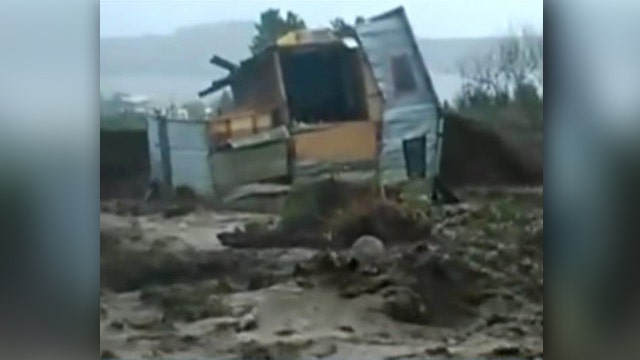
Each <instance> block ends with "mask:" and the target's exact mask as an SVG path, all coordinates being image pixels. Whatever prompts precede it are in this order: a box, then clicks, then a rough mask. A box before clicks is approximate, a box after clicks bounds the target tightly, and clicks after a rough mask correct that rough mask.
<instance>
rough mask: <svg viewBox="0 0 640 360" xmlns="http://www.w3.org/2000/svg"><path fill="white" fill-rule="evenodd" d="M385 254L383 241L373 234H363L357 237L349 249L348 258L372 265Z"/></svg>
mask: <svg viewBox="0 0 640 360" xmlns="http://www.w3.org/2000/svg"><path fill="white" fill-rule="evenodd" d="M384 255H385V246H384V243H383V242H382V241H381V240H380V239H378V238H377V237H375V236H371V235H364V236H361V237H359V238H358V240H356V241H355V242H354V243H353V245H351V249H350V250H349V259H350V260H351V259H355V260H356V261H358V263H360V264H363V265H374V264H376V263H377V262H379V261H380V260H381V259H382V258H383V257H384Z"/></svg>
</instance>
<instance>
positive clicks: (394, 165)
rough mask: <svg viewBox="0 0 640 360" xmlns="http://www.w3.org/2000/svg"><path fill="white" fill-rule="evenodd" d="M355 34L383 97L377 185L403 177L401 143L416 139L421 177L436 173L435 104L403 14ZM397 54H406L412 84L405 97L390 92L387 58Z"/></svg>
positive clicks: (367, 25) (389, 16) (391, 15)
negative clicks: (423, 167)
mask: <svg viewBox="0 0 640 360" xmlns="http://www.w3.org/2000/svg"><path fill="white" fill-rule="evenodd" d="M356 30H357V32H358V37H359V38H360V41H361V44H362V48H363V49H364V51H365V52H366V54H367V56H368V59H369V62H370V64H371V66H372V68H373V73H374V76H375V77H376V80H377V81H378V83H379V86H380V89H381V91H382V93H383V95H384V98H385V112H384V116H383V130H382V151H381V157H380V168H381V175H382V181H383V182H386V183H390V182H398V181H402V180H406V179H407V175H406V170H405V165H404V156H403V153H402V141H403V140H404V139H409V138H413V137H416V136H421V135H425V136H426V138H427V144H426V149H425V150H426V152H427V154H426V159H427V176H428V177H432V176H435V175H437V173H438V171H439V159H440V155H439V154H440V151H439V143H440V141H439V140H438V136H437V133H438V131H437V127H438V126H439V123H440V121H439V111H438V100H437V96H436V94H435V92H434V91H433V86H432V84H431V80H430V79H429V75H428V71H427V69H426V67H425V65H424V62H423V61H422V56H421V55H420V53H419V52H418V50H417V47H416V46H415V39H414V38H413V34H412V33H411V28H410V26H409V23H408V20H407V18H406V15H405V13H404V10H398V11H394V12H391V13H389V14H387V15H385V16H382V17H378V18H375V19H373V20H370V21H369V22H365V23H363V24H359V25H357V29H356ZM403 54H406V55H408V59H409V62H410V66H411V72H412V73H413V75H414V80H415V81H416V85H417V86H416V89H415V91H413V92H412V93H411V94H395V93H394V91H393V79H392V74H391V58H392V57H393V56H398V55H403Z"/></svg>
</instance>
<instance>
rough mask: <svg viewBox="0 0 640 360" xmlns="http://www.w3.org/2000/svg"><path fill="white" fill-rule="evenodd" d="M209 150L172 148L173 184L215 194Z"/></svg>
mask: <svg viewBox="0 0 640 360" xmlns="http://www.w3.org/2000/svg"><path fill="white" fill-rule="evenodd" d="M207 155H208V154H207V152H206V151H202V150H183V149H171V167H172V170H173V179H172V182H173V186H175V187H178V186H188V187H190V188H191V189H193V190H194V191H195V192H196V193H198V194H200V195H205V196H208V195H209V196H210V195H213V185H212V182H211V173H210V171H209V162H208V159H207Z"/></svg>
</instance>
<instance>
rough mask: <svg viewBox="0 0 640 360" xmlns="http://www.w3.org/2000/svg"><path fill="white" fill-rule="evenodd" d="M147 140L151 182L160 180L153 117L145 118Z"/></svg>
mask: <svg viewBox="0 0 640 360" xmlns="http://www.w3.org/2000/svg"><path fill="white" fill-rule="evenodd" d="M147 138H148V140H149V162H150V164H149V167H150V175H151V176H150V178H151V180H152V181H160V180H161V179H162V157H161V155H160V139H159V138H158V121H157V120H156V119H155V117H148V118H147Z"/></svg>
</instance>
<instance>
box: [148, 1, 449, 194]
mask: <svg viewBox="0 0 640 360" xmlns="http://www.w3.org/2000/svg"><path fill="white" fill-rule="evenodd" d="M356 32H357V35H358V36H357V37H358V38H357V39H340V38H337V37H335V36H334V35H333V33H332V32H331V31H330V30H316V31H300V32H292V33H289V34H287V35H285V36H284V37H282V38H281V39H279V40H278V42H277V43H275V44H273V45H272V46H270V47H268V48H267V49H265V50H263V51H262V52H260V53H258V54H255V55H254V56H252V57H251V58H249V59H246V60H244V61H242V62H241V63H239V64H234V63H232V62H230V61H227V60H225V59H223V58H222V57H219V56H214V57H213V58H212V59H211V63H213V64H215V65H217V66H221V67H223V68H225V69H226V70H227V71H228V75H227V76H226V77H224V78H222V79H219V80H216V81H214V82H213V83H212V84H211V86H210V87H209V88H207V89H205V90H203V91H202V92H200V94H199V95H200V96H201V97H203V96H207V95H209V94H212V93H214V92H216V91H219V90H221V89H223V88H226V87H230V88H231V91H232V93H233V98H234V102H235V107H234V108H233V109H231V110H230V111H228V112H225V113H224V114H222V115H218V116H216V117H214V118H212V119H210V121H209V122H207V123H206V124H204V125H195V124H194V125H190V126H192V127H194V130H193V131H196V132H197V134H198V135H197V136H198V137H199V139H200V140H199V141H200V142H201V143H203V144H204V143H208V147H209V151H208V153H206V156H204V157H203V154H204V153H205V150H204V149H203V148H202V147H200V148H199V149H200V150H199V151H200V152H199V154H200V155H199V159H205V158H206V159H207V160H206V161H207V164H206V166H205V167H203V165H202V164H201V165H198V167H199V168H200V169H205V168H208V174H202V175H200V180H198V181H199V183H200V184H201V183H202V181H201V180H202V179H205V180H206V181H210V182H211V189H212V190H213V192H214V193H217V194H222V193H227V192H228V191H230V190H232V189H234V188H236V187H238V186H241V185H244V184H250V183H259V182H273V183H275V182H284V183H291V182H294V183H297V182H304V181H307V180H309V179H318V178H319V177H322V176H332V177H337V178H345V179H354V180H356V179H358V180H359V179H368V178H374V177H376V176H379V179H380V180H381V181H382V182H384V183H392V182H400V181H404V180H407V179H409V178H414V177H418V178H425V179H432V178H434V177H435V176H437V174H438V172H439V159H440V149H441V144H440V143H441V129H442V121H441V116H440V111H439V107H438V99H437V97H436V94H435V91H434V89H433V85H432V83H431V79H430V77H429V74H428V72H427V69H426V67H425V65H424V62H423V59H422V56H421V54H420V52H419V50H418V47H417V45H416V42H415V39H414V36H413V33H412V30H411V27H410V25H409V22H408V20H407V17H406V14H405V11H404V9H403V8H397V9H395V10H392V11H389V12H387V13H384V14H381V15H379V16H376V17H373V18H370V19H368V20H366V21H364V22H362V23H359V24H357V25H356ZM156 120H157V119H156ZM185 126H186V125H185ZM196 126H197V127H198V128H197V130H196V129H195V127H196ZM150 128H162V126H160V127H158V126H155V127H151V126H150ZM165 128H166V125H165ZM165 132H166V131H165ZM165 137H166V134H165ZM150 138H151V136H150ZM165 142H166V141H165ZM171 142H172V140H171V136H169V140H168V143H169V145H168V147H169V148H171V144H170V143H171ZM165 147H166V146H165ZM153 151H154V150H153V149H152V152H153ZM156 153H162V152H161V151H156ZM169 153H170V151H169ZM167 156H169V157H170V155H167ZM152 157H153V156H152ZM200 161H204V160H200ZM169 162H170V161H169ZM157 163H159V164H160V163H163V162H162V161H160V160H158V161H157ZM164 163H167V161H165V162H164ZM171 167H173V168H175V167H176V166H175V165H171ZM183 167H184V165H183ZM203 171H204V170H203ZM203 171H201V172H203ZM174 172H175V170H174ZM204 172H206V171H204ZM157 173H159V174H161V173H162V171H157ZM164 173H165V174H166V172H164ZM166 176H169V180H171V177H172V175H166ZM166 176H165V179H166ZM173 177H175V175H174V176H173ZM172 185H173V186H179V185H187V186H190V184H189V180H188V179H187V180H185V181H183V183H181V184H178V183H176V182H175V181H173V182H172ZM200 187H202V186H200Z"/></svg>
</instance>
